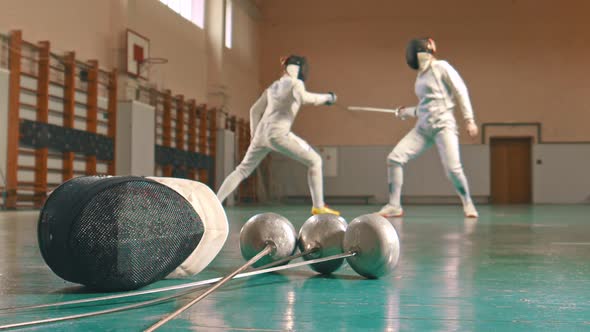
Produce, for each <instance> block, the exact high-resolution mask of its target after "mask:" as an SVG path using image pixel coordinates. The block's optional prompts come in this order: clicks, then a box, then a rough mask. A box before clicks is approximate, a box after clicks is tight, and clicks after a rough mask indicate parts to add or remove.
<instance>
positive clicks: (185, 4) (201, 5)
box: [160, 0, 205, 29]
mask: <svg viewBox="0 0 590 332" xmlns="http://www.w3.org/2000/svg"><path fill="white" fill-rule="evenodd" d="M160 2H161V3H163V4H165V5H166V6H168V7H169V8H170V9H172V10H173V11H175V12H177V13H178V14H179V15H180V16H182V17H184V18H185V19H187V20H189V21H191V22H193V23H194V24H195V25H196V26H198V27H199V28H201V29H203V27H204V26H205V0H160Z"/></svg>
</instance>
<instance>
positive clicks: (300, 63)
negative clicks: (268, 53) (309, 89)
mask: <svg viewBox="0 0 590 332" xmlns="http://www.w3.org/2000/svg"><path fill="white" fill-rule="evenodd" d="M283 65H284V66H285V70H286V71H287V72H288V73H289V74H290V75H292V76H295V77H297V78H298V79H300V80H302V81H304V82H305V80H306V79H308V78H309V63H308V62H307V59H306V58H305V57H303V56H299V55H290V56H289V57H288V58H286V59H284V61H283ZM296 67H297V70H296V69H295V68H296ZM292 71H293V72H292Z"/></svg>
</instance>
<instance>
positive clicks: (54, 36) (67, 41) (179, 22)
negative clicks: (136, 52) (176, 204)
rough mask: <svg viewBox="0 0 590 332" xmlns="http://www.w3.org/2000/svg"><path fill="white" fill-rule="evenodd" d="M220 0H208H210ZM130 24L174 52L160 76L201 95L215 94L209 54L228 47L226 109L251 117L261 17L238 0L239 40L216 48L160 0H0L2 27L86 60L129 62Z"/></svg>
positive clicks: (168, 84) (177, 89) (155, 73)
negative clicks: (126, 52)
mask: <svg viewBox="0 0 590 332" xmlns="http://www.w3.org/2000/svg"><path fill="white" fill-rule="evenodd" d="M219 1H221V0H207V2H208V4H207V5H209V3H212V2H215V3H218V2H219ZM218 13H219V17H208V18H206V19H207V20H208V21H207V22H208V23H209V24H218V25H221V26H223V13H222V12H219V11H218ZM126 28H130V29H132V30H134V31H137V32H138V33H140V34H142V35H144V36H146V37H147V38H148V39H150V48H151V51H150V55H151V56H153V57H163V58H167V59H168V63H167V64H165V65H157V66H152V69H151V78H152V80H153V81H154V83H156V85H157V86H158V87H159V88H165V89H170V90H172V93H173V94H183V95H184V96H185V97H186V98H195V99H197V101H198V102H207V101H209V100H210V92H212V91H216V90H217V89H218V87H217V86H211V84H210V83H211V82H209V81H208V76H207V75H208V74H209V73H208V70H207V65H208V57H209V56H213V55H212V54H215V56H220V53H221V54H222V55H223V56H222V58H221V59H220V61H221V71H222V73H221V74H219V73H217V74H215V75H216V76H220V77H216V78H214V80H213V81H214V82H216V84H221V85H224V86H225V87H226V88H225V93H226V94H227V98H226V99H227V104H226V105H225V109H226V110H227V111H229V112H231V113H234V114H237V115H238V116H241V117H247V113H248V109H249V107H250V105H251V103H252V102H253V101H254V100H255V99H256V98H257V96H258V94H259V92H260V84H259V70H258V63H259V60H258V50H259V48H260V47H259V44H258V43H259V38H258V33H259V31H258V29H259V23H258V22H257V21H256V20H255V19H253V18H252V17H251V16H249V15H248V14H247V13H246V10H245V9H244V8H243V7H242V6H240V2H239V1H236V5H235V6H234V47H233V48H232V49H223V51H222V52H217V53H216V52H210V50H209V51H208V49H207V48H208V47H211V46H210V43H208V42H207V37H206V34H205V32H204V30H202V29H201V28H199V27H197V26H195V25H193V24H192V23H191V22H189V21H187V20H185V19H184V18H182V17H181V16H180V15H178V14H176V13H175V12H173V11H171V10H170V9H168V8H167V7H166V6H165V5H163V4H161V3H160V2H159V1H157V0H101V1H97V0H51V1H46V0H19V1H8V0H2V1H0V31H2V32H4V33H8V32H9V31H10V30H13V29H21V30H23V35H24V38H25V40H27V41H31V42H36V41H39V40H49V41H50V42H51V43H52V50H53V51H54V52H56V53H62V52H65V51H71V50H73V51H75V52H76V54H77V57H78V58H79V59H81V60H88V59H98V60H99V62H100V64H101V67H103V68H113V67H118V68H121V69H123V68H124V67H123V65H122V60H123V59H124V47H125V45H124V40H125V30H126ZM222 37H223V36H221V37H220V36H216V38H222ZM214 106H219V105H214Z"/></svg>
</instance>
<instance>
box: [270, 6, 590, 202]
mask: <svg viewBox="0 0 590 332" xmlns="http://www.w3.org/2000/svg"><path fill="white" fill-rule="evenodd" d="M259 4H260V6H261V11H262V12H263V16H264V17H265V20H264V22H263V27H262V33H261V39H262V57H261V59H262V63H263V64H265V65H263V66H261V75H262V76H261V78H262V83H263V85H266V84H269V83H270V82H271V81H272V80H274V79H275V78H276V77H277V75H278V69H277V67H276V66H272V65H271V64H273V63H276V61H278V59H279V57H280V56H282V55H285V54H289V53H300V54H303V55H306V56H307V57H308V58H309V60H310V62H311V71H310V73H311V76H310V80H309V81H308V83H307V87H308V89H309V90H310V91H317V92H325V91H334V92H336V93H337V94H338V97H339V103H340V104H341V105H343V106H348V105H360V106H374V107H395V106H398V105H414V104H415V103H416V97H415V94H414V81H415V76H416V73H415V72H414V71H413V70H411V69H409V68H408V66H407V65H406V63H405V47H406V43H407V41H408V40H409V39H411V38H414V37H421V36H432V37H433V38H435V39H436V41H437V46H438V49H439V57H440V58H442V59H446V60H447V61H449V62H450V63H451V64H452V65H453V66H455V67H456V68H457V70H458V71H459V72H460V74H461V75H462V77H463V78H464V80H465V81H466V84H467V86H468V88H469V91H470V96H471V100H472V104H473V108H474V112H475V116H476V120H477V122H478V123H479V124H480V125H481V124H483V123H524V122H526V123H539V124H540V127H541V130H540V134H541V135H540V136H542V137H539V135H538V133H537V131H536V125H531V126H512V127H497V126H494V127H491V126H490V127H488V128H486V130H487V133H486V139H485V140H483V139H482V138H481V137H480V138H477V139H470V138H468V137H467V136H466V134H465V133H464V131H463V128H461V143H462V144H463V147H462V151H461V153H462V159H463V161H464V166H465V169H466V173H467V176H468V178H469V181H470V183H471V186H472V191H473V193H474V195H475V196H476V197H477V196H480V198H482V199H485V198H486V197H488V196H489V195H490V176H491V172H490V171H491V169H490V148H489V145H488V144H487V143H488V142H489V141H488V139H487V138H489V137H490V136H517V137H518V136H529V135H530V136H533V143H534V145H533V147H532V158H531V159H532V163H531V169H532V174H533V176H532V182H533V184H532V190H533V193H532V194H533V195H532V196H533V202H535V203H584V202H586V203H587V202H588V201H589V197H590V177H588V175H587V169H588V166H589V165H590V153H588V151H590V131H589V130H588V123H590V112H589V110H588V107H589V104H588V101H587V91H590V80H588V79H587V77H586V76H587V75H585V73H586V72H587V68H588V65H587V59H588V58H590V42H589V40H588V35H587V31H588V29H589V28H590V23H588V20H587V18H586V13H587V12H588V11H589V10H590V3H588V2H584V1H566V2H558V1H550V0H499V1H483V2H482V1H468V0H454V1H451V2H448V1H446V2H445V1H435V0H426V1H421V2H411V1H410V2H408V1H387V0H366V1H339V0H323V1H313V0H301V1H298V5H297V6H292V5H291V4H292V3H291V2H287V1H260V2H259ZM285 13H288V15H286V14H285ZM456 115H457V116H458V119H460V114H456ZM459 124H460V125H461V124H462V122H459ZM413 125H414V121H413V120H411V119H410V120H407V121H400V120H397V119H394V118H393V117H392V116H390V115H387V114H378V113H371V114H365V113H360V112H355V113H353V112H347V111H345V110H343V109H342V108H337V107H318V108H316V107H304V108H303V109H302V111H301V112H300V113H299V115H298V118H297V121H296V122H295V125H294V128H293V130H294V132H295V133H297V134H298V135H300V136H301V137H303V138H304V139H306V140H307V141H308V142H309V143H310V144H312V145H313V146H315V147H320V146H331V147H336V148H337V151H338V162H337V170H338V174H337V176H335V177H330V176H328V177H326V179H325V187H326V188H325V192H326V195H327V196H328V203H330V200H329V196H339V195H371V196H374V197H375V199H376V200H377V201H379V202H384V201H385V200H386V197H387V184H386V183H387V180H386V165H385V158H386V156H387V154H388V153H389V151H391V149H392V148H393V146H394V145H395V144H396V143H397V142H398V141H399V140H400V139H401V138H402V137H403V135H405V134H406V133H407V132H408V131H409V130H410V129H411V127H412V126H413ZM482 143H485V144H482ZM547 143H559V144H547ZM565 143H572V144H565ZM574 143H578V144H574ZM273 158H274V159H273V169H272V179H273V180H272V181H271V184H272V185H274V188H275V191H276V194H275V196H277V197H280V198H285V197H286V196H297V195H308V193H307V187H306V185H305V170H304V168H302V167H300V166H297V165H295V163H294V162H292V161H287V160H285V159H284V158H282V157H280V156H274V157H273ZM538 161H540V163H538ZM325 163H326V162H324V164H325ZM295 170H296V171H295ZM406 175H407V177H406V179H405V182H404V193H405V194H406V199H407V200H409V201H416V202H418V201H420V202H425V201H426V202H448V201H449V200H451V201H452V200H453V199H455V195H454V193H453V188H452V186H451V184H450V183H449V182H448V181H447V180H446V178H445V175H444V173H443V170H442V167H441V164H440V161H439V160H438V156H437V154H436V151H429V152H427V153H425V154H424V155H423V156H421V157H420V158H418V159H417V160H414V161H412V162H411V163H410V164H409V166H408V167H407V168H406Z"/></svg>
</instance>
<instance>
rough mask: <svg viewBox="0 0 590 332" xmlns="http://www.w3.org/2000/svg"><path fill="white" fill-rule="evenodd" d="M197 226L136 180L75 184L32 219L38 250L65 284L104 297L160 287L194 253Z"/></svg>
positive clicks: (182, 204)
mask: <svg viewBox="0 0 590 332" xmlns="http://www.w3.org/2000/svg"><path fill="white" fill-rule="evenodd" d="M203 233H204V228H203V222H202V220H201V218H200V216H199V215H198V214H197V213H196V211H195V210H194V209H193V208H192V206H191V205H190V203H189V202H188V201H187V200H186V199H185V198H184V197H182V196H181V195H180V194H178V193H177V192H176V191H174V190H172V189H170V188H168V187H166V186H165V185H162V184H160V183H158V182H155V181H152V180H149V179H145V178H141V177H97V176H90V177H80V178H76V179H72V180H70V181H68V182H66V183H64V184H62V185H61V186H60V187H59V188H57V189H56V190H55V191H54V192H53V193H52V194H51V195H50V196H49V197H48V199H47V201H46V203H45V205H44V207H43V209H42V210H41V214H40V217H39V228H38V237H39V246H40V248H41V253H42V255H43V258H44V259H45V261H46V262H47V264H48V265H49V267H50V268H51V269H52V270H53V271H54V272H55V273H56V274H57V275H58V276H60V277H62V278H63V279H65V280H68V281H71V282H75V283H79V284H83V285H86V286H88V287H90V288H93V289H98V290H103V291H118V290H130V289H135V288H139V287H142V286H145V285H148V284H150V283H152V282H155V281H157V280H160V279H162V278H164V277H165V276H166V275H168V274H169V273H170V272H172V271H173V270H174V269H175V268H176V267H178V266H179V265H180V264H181V263H182V262H184V260H185V259H186V258H187V257H188V256H189V255H190V254H191V253H192V252H193V251H194V249H195V248H196V247H197V245H198V244H199V242H200V241H201V238H202V236H203Z"/></svg>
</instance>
